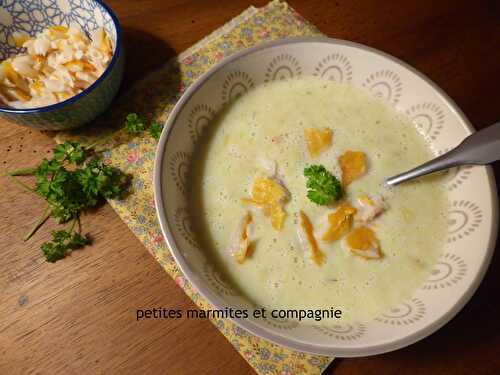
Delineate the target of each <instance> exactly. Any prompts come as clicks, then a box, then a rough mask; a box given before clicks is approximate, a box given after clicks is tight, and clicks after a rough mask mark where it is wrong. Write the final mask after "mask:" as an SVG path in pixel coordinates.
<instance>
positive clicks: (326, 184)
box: [304, 165, 342, 206]
mask: <svg viewBox="0 0 500 375" xmlns="http://www.w3.org/2000/svg"><path fill="white" fill-rule="evenodd" d="M304 176H305V177H307V182H306V187H307V198H309V200H310V201H312V202H314V203H316V204H319V205H323V206H324V205H328V204H330V203H332V202H334V201H336V200H339V199H340V198H341V197H342V187H341V185H340V181H339V180H338V179H337V177H335V176H334V175H333V174H331V173H330V172H329V171H328V170H327V169H326V168H325V167H324V166H322V165H311V166H309V167H307V168H305V169H304Z"/></svg>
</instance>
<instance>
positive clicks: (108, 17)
mask: <svg viewBox="0 0 500 375" xmlns="http://www.w3.org/2000/svg"><path fill="white" fill-rule="evenodd" d="M71 23H77V24H78V25H80V26H81V28H82V29H83V30H85V32H87V33H88V34H90V33H91V32H92V31H94V30H95V29H97V28H99V27H104V28H105V29H106V31H107V33H108V35H109V37H110V39H111V42H112V46H113V57H112V59H111V62H110V64H109V65H108V67H107V68H106V70H105V71H104V73H103V74H102V75H101V76H100V77H99V78H98V79H97V80H96V81H95V82H94V83H93V84H92V85H90V86H89V87H88V88H86V89H85V90H84V91H82V92H81V93H79V94H78V95H75V96H73V97H71V98H69V99H67V100H64V101H62V102H60V103H57V104H53V105H49V106H46V107H38V108H28V109H15V108H11V107H5V106H0V117H2V118H5V119H7V120H9V121H11V122H15V123H17V124H20V125H24V126H28V127H31V128H36V129H43V130H66V129H72V128H76V127H79V126H82V125H84V124H86V123H88V122H90V121H92V120H93V119H95V118H96V117H97V116H98V115H100V114H101V113H103V112H104V111H105V110H106V108H108V106H109V105H110V103H111V101H112V100H113V98H114V97H115V96H116V94H117V92H118V89H119V87H120V83H121V80H122V77H123V68H124V62H125V56H124V53H123V48H122V45H121V34H120V24H119V23H118V19H117V18H116V16H115V14H114V13H113V12H112V11H111V9H110V8H109V7H108V6H107V5H106V4H104V3H103V2H102V1H100V0H33V1H23V0H21V1H18V0H0V61H1V60H4V59H6V58H8V57H10V56H13V55H16V54H18V53H20V52H22V49H21V48H17V47H16V46H15V43H14V41H13V39H12V33H13V32H15V31H20V32H26V33H28V34H29V35H31V36H35V35H36V34H37V33H39V32H41V31H43V30H44V29H45V28H47V27H48V26H52V25H64V26H69V25H70V24H71Z"/></svg>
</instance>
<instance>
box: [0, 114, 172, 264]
mask: <svg viewBox="0 0 500 375" xmlns="http://www.w3.org/2000/svg"><path fill="white" fill-rule="evenodd" d="M147 128H148V126H147V124H146V122H145V121H144V120H143V119H142V118H141V117H140V116H139V115H138V114H137V113H129V114H128V115H127V116H126V118H125V124H124V129H125V131H126V132H127V133H129V134H139V133H141V132H143V131H145V130H146V129H147ZM162 129H163V126H161V125H160V124H158V123H156V122H153V123H151V124H150V125H149V133H150V134H151V136H152V137H153V138H155V139H158V138H159V137H160V135H161V131H162ZM112 136H113V133H111V134H109V135H108V136H106V137H104V138H102V139H99V140H98V141H96V142H94V143H92V144H91V145H89V146H82V145H80V144H79V143H77V142H71V141H68V142H64V143H61V144H59V145H57V146H56V147H55V148H54V150H53V157H52V158H51V159H43V160H42V161H41V162H40V164H39V165H38V166H36V167H32V168H23V169H18V170H16V171H12V172H10V173H7V175H8V176H9V177H11V178H12V180H13V181H14V182H15V183H16V184H17V185H19V186H20V187H22V188H23V189H25V190H27V191H30V192H33V193H35V194H37V195H38V196H40V197H41V198H43V199H44V200H45V201H46V202H47V206H46V208H45V210H44V212H43V214H42V216H41V217H40V218H39V219H38V220H37V221H36V223H35V224H34V225H33V227H32V229H31V230H30V232H29V233H28V234H27V235H26V236H25V238H24V240H25V241H27V240H29V239H30V238H31V237H32V236H33V235H34V234H35V233H36V231H37V230H38V229H40V227H41V226H42V225H43V224H44V223H45V221H47V219H48V218H49V217H52V218H54V219H55V220H56V221H57V222H58V223H60V224H64V223H68V222H71V224H70V226H69V229H61V230H55V231H52V240H51V241H48V242H45V243H43V244H42V246H41V250H42V252H43V254H44V255H45V258H46V259H47V261H48V262H56V261H58V260H59V259H62V258H64V257H65V256H66V255H67V254H69V253H70V252H71V251H72V250H75V249H78V248H81V247H84V246H85V245H86V244H88V243H89V242H90V241H89V239H88V237H87V236H85V235H83V234H82V233H81V226H80V215H81V214H82V213H83V212H84V211H86V210H88V209H91V208H94V207H96V206H97V205H99V204H100V203H101V202H103V201H104V199H108V198H118V197H120V196H121V195H122V194H123V193H124V191H125V186H126V183H127V182H128V178H127V176H126V175H125V174H124V173H123V172H121V171H120V170H119V169H116V168H114V167H112V166H110V165H107V164H105V163H104V161H103V160H101V159H100V158H99V157H98V155H99V154H98V152H97V151H96V149H95V148H96V147H97V146H103V145H104V144H106V142H107V141H109V139H110V138H111V137H112ZM100 151H103V150H100ZM19 176H34V177H35V178H36V184H35V186H34V187H31V186H28V185H27V184H25V183H24V182H23V181H22V180H21V179H19V178H18V177H19ZM76 224H78V225H76Z"/></svg>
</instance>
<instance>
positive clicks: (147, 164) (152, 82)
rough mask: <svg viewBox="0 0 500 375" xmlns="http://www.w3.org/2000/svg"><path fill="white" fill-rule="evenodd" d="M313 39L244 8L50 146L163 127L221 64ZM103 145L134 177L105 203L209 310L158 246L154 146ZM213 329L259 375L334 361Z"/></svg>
mask: <svg viewBox="0 0 500 375" xmlns="http://www.w3.org/2000/svg"><path fill="white" fill-rule="evenodd" d="M319 35H321V33H320V32H319V31H318V30H317V29H316V27H315V26H313V25H312V24H310V23H309V22H307V21H306V20H305V19H304V18H302V16H300V15H299V14H298V13H297V12H295V11H294V10H293V9H292V8H291V7H289V6H288V4H286V3H284V2H280V1H277V0H276V1H273V2H271V3H269V4H268V5H266V6H264V7H262V8H258V9H257V8H254V7H250V8H248V9H247V10H245V11H244V12H243V13H242V14H240V15H239V16H237V17H236V18H234V19H233V20H231V21H230V22H228V23H227V24H226V25H224V26H223V27H221V28H219V29H218V30H216V31H215V32H213V33H212V34H210V35H209V36H208V37H206V38H204V39H203V40H201V41H200V42H198V43H197V44H196V45H194V46H193V47H191V48H190V49H188V50H187V51H185V52H183V53H182V54H180V55H179V56H178V57H177V58H175V59H173V60H171V61H169V62H168V63H167V64H166V65H165V66H164V67H163V68H162V69H160V70H158V71H155V72H153V73H152V74H150V75H149V76H148V77H146V78H144V79H143V80H142V81H141V82H139V83H138V84H136V85H135V86H134V87H133V88H132V89H131V90H130V91H129V92H128V93H127V94H126V95H124V96H123V97H121V99H119V100H118V101H117V102H116V103H115V104H114V106H113V108H112V109H111V110H110V111H109V113H108V114H106V115H105V116H104V117H103V118H101V119H99V120H98V121H96V122H95V124H93V125H92V126H90V127H86V128H85V129H83V130H80V131H78V132H73V133H71V134H67V133H61V134H59V135H58V136H57V137H56V140H57V141H63V140H66V139H77V140H78V141H79V142H81V143H87V142H91V141H92V140H93V139H95V138H98V137H102V136H103V133H105V132H110V131H114V130H113V129H115V130H116V129H119V128H120V126H122V124H123V121H124V118H125V115H126V114H127V113H129V112H137V113H140V114H141V115H144V116H147V117H148V119H149V120H155V121H158V122H160V123H164V122H165V120H166V119H167V117H168V115H169V113H170V111H171V110H172V108H173V106H174V105H175V103H176V102H177V100H178V99H179V97H180V96H181V95H182V93H183V92H184V90H185V89H186V87H188V86H189V85H190V84H192V83H193V82H194V81H195V80H196V79H197V77H199V76H200V75H201V74H202V73H204V72H205V71H206V70H208V69H209V68H210V67H211V66H212V65H213V64H214V63H215V62H217V61H219V60H221V59H222V58H224V57H226V56H229V55H231V54H232V53H234V52H236V51H238V50H241V49H243V48H246V47H250V46H253V45H256V44H258V43H261V42H264V41H270V40H275V39H280V38H287V37H296V36H319ZM109 146H110V147H109V150H108V151H105V152H104V153H103V157H104V159H105V162H106V163H109V164H112V165H114V166H116V167H118V168H120V169H121V170H123V171H124V172H126V173H128V174H130V175H132V176H133V179H132V184H131V187H130V189H131V191H130V194H129V195H128V196H127V198H125V199H123V200H110V201H109V204H110V205H111V206H112V207H113V208H114V210H115V211H116V212H117V214H118V215H119V216H120V218H121V219H122V220H123V221H124V222H125V223H126V224H127V225H128V226H129V228H130V229H131V230H132V231H133V232H134V234H135V235H136V236H137V237H138V238H139V240H141V242H142V243H143V244H144V246H146V248H147V249H148V250H149V251H150V252H151V253H152V255H153V256H154V257H155V258H156V260H157V261H158V262H160V264H161V265H162V266H163V268H164V269H165V271H166V272H167V273H168V274H169V275H170V276H171V277H172V278H173V279H174V280H175V282H176V283H177V285H179V286H180V287H181V288H183V289H184V291H185V292H186V294H187V295H188V296H189V297H190V298H191V299H192V300H193V301H194V302H195V303H196V304H197V305H198V306H199V307H200V308H201V309H208V308H210V305H209V304H208V302H207V301H206V300H204V299H203V297H201V296H200V295H199V293H198V292H197V291H196V290H195V288H194V287H193V286H192V285H191V284H190V283H189V282H188V280H186V279H185V278H184V276H183V274H182V272H181V271H180V270H179V268H178V266H177V264H176V263H175V261H174V259H173V258H172V256H171V255H170V251H169V250H168V248H167V246H166V244H165V242H164V241H163V237H162V234H161V230H160V226H159V224H158V221H157V218H156V213H155V208H154V202H153V186H152V177H153V176H152V171H153V161H154V155H155V148H156V140H154V139H153V138H151V137H150V136H149V135H148V134H143V135H141V136H137V137H132V138H131V137H130V136H128V135H126V134H125V133H123V132H122V131H120V130H118V131H117V132H116V135H115V136H114V137H113V139H112V141H111V144H110V145H109ZM212 322H213V323H214V324H215V325H216V327H217V328H218V329H219V330H220V331H221V332H222V333H223V334H224V336H226V338H227V339H228V340H229V341H230V342H231V344H232V345H233V346H234V347H235V349H236V350H238V352H239V353H240V354H241V355H242V356H243V358H245V360H247V361H248V363H249V364H250V365H251V366H252V367H253V368H254V369H255V370H256V371H257V372H258V373H260V374H283V375H291V374H320V373H321V372H322V371H323V370H324V369H325V368H326V367H327V366H328V364H329V363H330V362H331V361H332V359H333V358H329V357H324V356H316V355H310V354H305V353H301V352H297V351H293V350H290V349H287V348H284V347H281V346H278V345H275V344H272V343H270V342H267V341H265V340H262V339H260V338H258V337H256V336H253V335H252V334H250V333H248V332H246V331H245V330H243V329H241V328H240V327H238V326H237V325H235V324H233V323H232V322H231V321H230V320H228V319H213V320H212Z"/></svg>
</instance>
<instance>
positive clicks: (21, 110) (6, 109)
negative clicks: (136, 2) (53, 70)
mask: <svg viewBox="0 0 500 375" xmlns="http://www.w3.org/2000/svg"><path fill="white" fill-rule="evenodd" d="M94 1H95V2H96V3H98V4H99V5H101V6H102V7H103V9H104V10H105V11H106V12H107V13H108V14H109V16H110V17H111V19H112V20H113V25H114V27H115V30H116V42H115V49H114V51H113V56H112V58H111V62H110V63H109V65H108V66H107V67H106V69H105V70H104V72H103V73H102V74H101V75H100V76H99V78H97V80H96V81H95V82H94V83H93V84H91V85H90V86H89V87H87V88H86V89H85V90H83V91H82V92H81V93H79V94H77V95H75V96H72V97H71V98H69V99H66V100H64V101H62V102H59V103H56V104H51V105H48V106H45V107H36V108H9V107H1V106H0V112H4V113H18V114H23V113H24V114H26V113H41V112H49V111H53V110H57V109H61V108H63V107H65V106H67V105H69V104H71V103H74V102H76V101H78V100H80V99H81V98H82V97H84V96H85V95H88V94H89V93H90V92H91V91H93V90H94V89H95V88H96V87H97V86H98V85H99V84H100V83H101V82H102V81H103V80H104V79H105V78H106V77H107V76H108V75H109V73H110V72H111V70H112V69H113V66H114V65H115V64H116V61H117V60H118V56H119V55H120V49H121V28H120V22H119V21H118V17H116V15H115V14H114V13H113V11H112V10H111V8H110V7H109V6H108V5H106V4H105V3H104V2H103V1H102V0H94Z"/></svg>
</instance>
